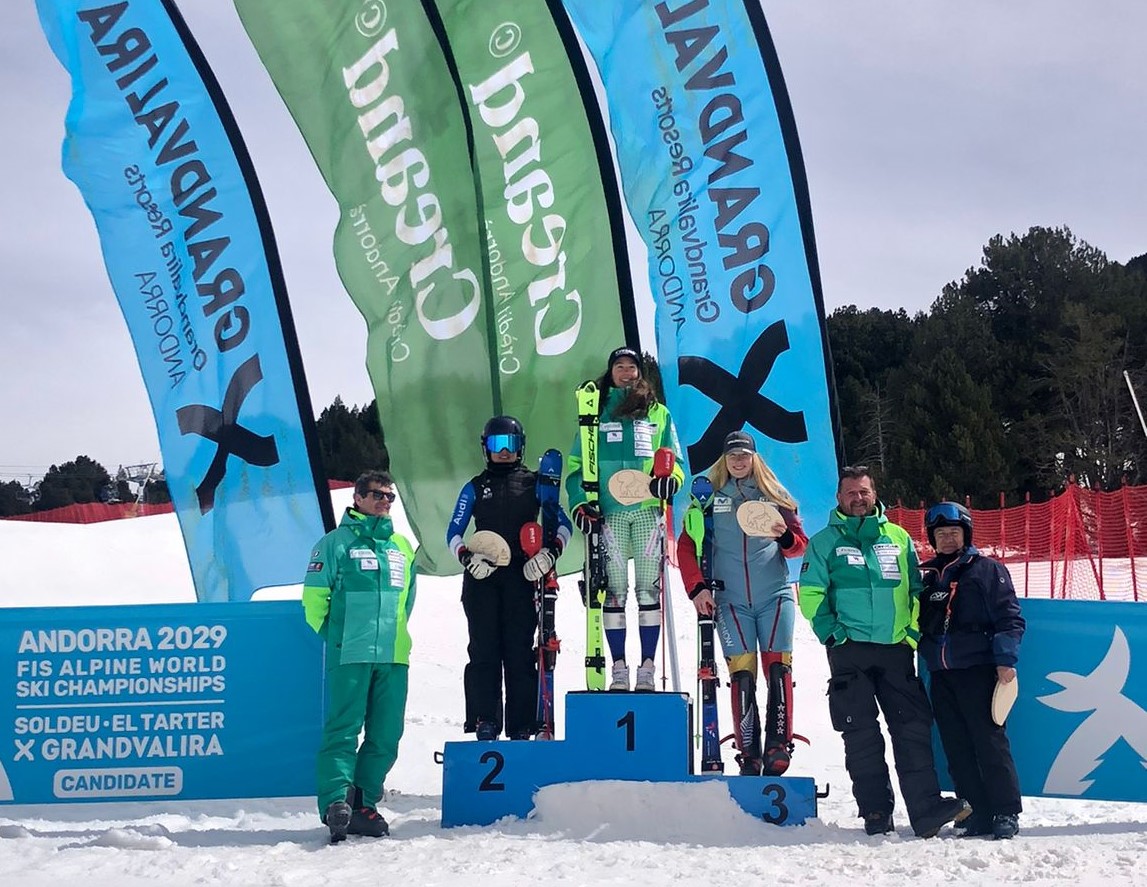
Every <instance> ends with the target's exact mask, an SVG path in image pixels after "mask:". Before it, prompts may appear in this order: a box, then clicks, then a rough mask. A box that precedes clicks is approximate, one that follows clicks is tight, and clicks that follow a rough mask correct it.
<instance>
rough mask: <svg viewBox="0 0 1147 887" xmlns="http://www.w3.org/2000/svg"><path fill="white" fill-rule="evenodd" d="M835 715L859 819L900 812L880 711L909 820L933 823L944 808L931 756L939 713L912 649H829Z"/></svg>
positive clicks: (855, 645) (859, 645) (856, 644)
mask: <svg viewBox="0 0 1147 887" xmlns="http://www.w3.org/2000/svg"><path fill="white" fill-rule="evenodd" d="M828 664H829V672H830V674H831V677H830V678H829V682H828V708H829V715H830V716H831V718H832V726H833V728H834V729H836V730H837V731H838V732H839V733H841V734H842V736H843V738H844V766H845V768H846V769H847V770H848V775H849V777H850V778H851V779H852V793H853V796H854V797H855V798H856V803H857V806H858V807H859V808H860V815H861V816H862V817H863V816H867V815H868V814H870V813H891V812H892V809H893V805H894V799H893V795H892V783H891V781H890V780H889V775H888V764H887V763H886V762H885V759H884V736H883V735H882V734H881V732H880V723H879V721H877V710H876V706H877V704H878V703H879V705H880V711H882V712H883V713H884V721H885V723H886V724H887V725H888V733H889V735H890V736H891V737H892V754H893V757H894V759H895V761H896V775H897V777H898V779H899V781H900V793H901V794H902V795H903V796H904V803H905V805H906V806H907V807H908V818H909V819H910V820H911V821H912V824H913V826H915V823H916V821H917V820H918V819H919V818H920V817H922V816H926V815H927V814H928V813H929V812H931V811H932V810H933V808H934V807H935V806H936V805H937V804H938V803H939V801H940V784H939V781H938V780H937V779H936V766H935V763H934V760H933V757H932V712H931V709H930V708H929V705H928V696H927V694H926V693H925V692H924V685H923V684H922V683H921V681H920V678H918V677H917V676H916V667H915V659H914V655H913V651H912V648H911V647H909V646H908V645H907V644H870V643H865V642H862V641H847V642H845V643H843V644H838V645H836V646H833V647H830V648H829V650H828Z"/></svg>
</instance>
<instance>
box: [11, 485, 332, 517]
mask: <svg viewBox="0 0 1147 887" xmlns="http://www.w3.org/2000/svg"><path fill="white" fill-rule="evenodd" d="M327 486H328V487H329V488H330V489H332V490H342V489H346V488H347V487H353V486H354V484H353V483H350V482H349V481H342V480H332V481H327ZM174 510H175V506H173V505H172V504H171V503H170V502H165V503H164V504H162V505H148V504H146V503H142V502H141V503H138V504H137V503H135V502H115V503H103V502H87V503H85V504H83V505H64V506H62V507H61V508H49V509H48V510H46V511H33V512H32V513H31V514H14V515H11V516H9V517H5V518H0V520H22V521H34V522H37V523H51V524H97V523H100V522H101V521H109V520H121V519H122V518H126V517H149V516H151V515H153V514H171V513H172V512H173V511H174Z"/></svg>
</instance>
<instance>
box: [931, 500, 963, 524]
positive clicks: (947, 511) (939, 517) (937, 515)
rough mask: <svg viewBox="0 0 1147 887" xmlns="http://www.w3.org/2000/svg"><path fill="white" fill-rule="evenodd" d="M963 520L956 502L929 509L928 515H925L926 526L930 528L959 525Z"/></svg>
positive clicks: (943, 503)
mask: <svg viewBox="0 0 1147 887" xmlns="http://www.w3.org/2000/svg"><path fill="white" fill-rule="evenodd" d="M962 518H963V516H962V515H961V514H960V511H959V509H958V508H957V507H956V503H955V502H941V503H940V504H939V505H933V506H932V507H931V508H929V509H928V513H927V514H925V515H924V524H925V525H926V526H929V527H934V526H936V525H938V524H958V523H960V521H961V520H962Z"/></svg>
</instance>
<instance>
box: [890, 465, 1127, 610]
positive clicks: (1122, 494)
mask: <svg viewBox="0 0 1147 887" xmlns="http://www.w3.org/2000/svg"><path fill="white" fill-rule="evenodd" d="M969 510H970V511H971V512H972V525H973V532H972V535H973V541H974V542H975V544H976V547H977V548H979V549H980V550H981V551H983V552H984V553H985V554H989V555H991V556H992V557H996V558H999V559H1000V560H1002V561H1003V562H1004V563H1006V564H1007V566H1008V570H1009V571H1010V572H1011V574H1012V580H1013V581H1014V582H1015V585H1016V592H1017V593H1018V594H1019V595H1021V596H1030V597H1051V598H1062V599H1071V600H1120V601H1137V600H1140V599H1147V486H1145V487H1122V488H1120V489H1118V490H1115V491H1114V492H1110V493H1104V492H1099V491H1094V490H1087V489H1082V488H1080V487H1078V486H1076V485H1074V484H1073V485H1070V486H1068V488H1067V489H1066V490H1064V492H1062V493H1060V494H1059V495H1058V496H1056V497H1055V498H1053V499H1050V500H1049V501H1047V502H1040V503H1038V504H1033V503H1031V502H1027V503H1025V504H1023V505H1019V506H1016V507H1013V508H996V509H976V508H971V509H969ZM924 511H925V510H924V509H920V508H904V507H903V506H901V505H897V506H896V507H894V508H889V509H888V517H889V519H890V520H892V521H894V522H895V523H898V524H900V526H902V527H904V529H906V530H907V531H908V532H909V533H910V534H911V535H912V538H913V539H914V540H915V542H916V547H917V549H918V550H919V552H920V555H921V557H922V558H924V557H931V556H932V548H931V546H930V545H928V536H927V533H926V532H925V531H924Z"/></svg>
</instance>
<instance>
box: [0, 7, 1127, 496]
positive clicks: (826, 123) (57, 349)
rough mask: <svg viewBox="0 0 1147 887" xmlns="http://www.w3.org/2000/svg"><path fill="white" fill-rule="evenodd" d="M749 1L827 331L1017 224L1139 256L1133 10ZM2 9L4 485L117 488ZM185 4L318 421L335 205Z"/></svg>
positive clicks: (85, 240)
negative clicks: (791, 158) (249, 190)
mask: <svg viewBox="0 0 1147 887" xmlns="http://www.w3.org/2000/svg"><path fill="white" fill-rule="evenodd" d="M137 2H138V0H137ZM651 2H652V0H651ZM763 5H764V8H765V12H766V15H767V17H768V20H769V25H770V28H771V30H772V33H773V38H774V40H775V42H776V45H777V51H778V54H779V55H780V59H781V64H782V67H783V70H784V73H785V78H786V81H787V84H788V89H789V93H790V96H791V98H792V103H793V108H794V111H795V114H796V119H797V125H798V129H799V132H800V138H801V143H802V147H803V151H804V158H805V165H806V167H807V171H808V180H809V188H810V191H811V195H812V208H813V217H814V224H815V229H816V238H817V244H818V251H819V257H820V266H821V271H822V275H823V281H824V295H825V302H826V307H827V309H828V310H829V311H832V310H833V309H834V308H837V307H839V306H841V305H847V304H856V305H860V306H861V307H870V306H879V307H882V308H899V307H904V308H907V309H908V310H909V311H917V310H925V309H927V308H928V306H929V305H930V304H931V303H932V301H933V299H935V297H936V296H937V295H938V294H939V292H940V289H941V287H943V286H944V284H945V283H947V282H949V281H952V280H956V279H958V278H960V277H961V276H962V275H963V273H964V271H965V270H966V269H967V268H969V267H971V266H973V265H976V264H977V263H978V262H979V259H980V255H981V249H982V247H983V245H984V244H985V243H986V242H987V241H988V239H989V238H990V237H992V236H993V235H995V234H997V233H1003V234H1008V233H1010V232H1012V231H1016V232H1023V231H1026V230H1027V229H1028V228H1030V227H1031V226H1032V225H1047V226H1055V225H1067V226H1069V227H1070V228H1071V229H1072V230H1073V232H1074V233H1075V235H1076V236H1077V237H1079V238H1081V239H1083V240H1086V241H1087V242H1088V243H1090V244H1092V245H1093V246H1095V247H1097V248H1098V249H1100V250H1103V251H1104V252H1106V253H1107V255H1108V257H1109V258H1111V259H1114V260H1118V261H1127V260H1128V259H1130V258H1132V257H1134V256H1137V255H1140V254H1142V253H1144V252H1147V171H1145V166H1147V63H1145V62H1144V60H1143V59H1144V57H1145V50H1144V35H1147V3H1144V2H1142V0H1092V2H1090V3H1081V2H1078V0H964V2H960V3H951V2H939V0H931V2H929V0H896V2H892V0H871V2H866V3H857V2H855V0H816V2H813V0H802V2H797V0H764V3H763ZM4 7H5V10H4V11H5V16H4V27H3V28H2V29H0V82H2V84H3V86H2V89H0V121H3V122H2V127H3V132H4V135H3V136H2V137H0V169H2V171H3V172H2V179H0V225H2V226H3V237H2V238H0V416H2V417H3V426H2V428H3V430H2V431H0V480H6V479H9V478H11V477H17V478H19V479H21V480H27V479H28V478H29V477H32V478H33V479H38V478H39V477H40V476H41V475H43V473H44V471H45V470H46V469H47V467H48V466H49V465H50V464H52V463H57V464H58V463H61V462H65V461H68V460H70V459H73V458H75V457H76V456H77V455H79V454H81V453H82V454H86V455H89V456H91V457H92V458H95V459H96V460H98V461H100V462H102V463H103V464H104V465H105V466H106V467H107V468H108V469H109V470H111V471H112V472H114V471H115V469H116V467H117V466H118V465H120V464H131V463H136V462H146V461H153V460H158V459H159V458H160V456H159V446H158V443H157V438H156V434H155V428H154V424H153V421H152V417H151V410H150V407H149V405H148V401H147V396H146V393H145V391H144V387H143V383H142V381H141V379H140V375H139V370H138V367H137V364H136V361H135V356H134V352H133V350H132V345H131V342H130V339H129V337H128V335H127V330H126V327H125V325H124V322H123V318H122V316H121V314H120V312H119V307H118V304H117V302H116V299H115V296H114V295H113V293H112V291H111V288H110V285H109V284H108V279H107V275H106V273H105V271H104V268H103V263H102V260H101V258H100V251H99V244H98V240H97V238H96V233H95V227H94V224H93V222H92V219H91V216H90V214H89V213H88V211H87V209H86V207H85V206H84V203H83V201H82V199H81V197H80V195H79V192H78V191H77V190H76V188H75V187H74V186H73V185H72V183H71V182H69V181H68V180H67V179H65V178H64V175H63V173H62V172H61V170H60V163H59V151H60V142H61V140H62V138H63V119H64V113H65V111H66V108H67V104H68V101H69V97H70V85H69V82H68V78H67V76H66V75H65V72H64V70H63V68H62V67H61V66H60V65H59V63H58V62H57V61H56V59H55V57H54V56H53V55H52V53H51V51H50V50H49V49H48V45H47V42H46V41H45V39H44V36H43V34H42V32H41V31H40V27H39V23H38V21H37V19H36V14H35V6H34V3H33V2H32V0H10V2H6V3H5V4H4ZM181 8H182V9H183V11H184V14H185V16H186V18H187V19H188V21H189V23H190V25H191V27H192V29H193V31H194V33H195V35H196V37H197V39H198V40H199V42H200V44H201V46H202V47H203V49H204V52H205V53H206V55H207V57H208V60H209V61H210V62H211V64H212V66H213V68H214V70H215V73H216V76H217V77H218V78H219V80H220V81H221V82H222V84H223V88H224V91H225V92H226V94H227V97H228V100H229V102H230V104H231V106H232V109H233V111H234V113H235V115H236V117H237V118H238V121H239V125H240V128H241V129H242V132H243V136H244V138H245V140H246V142H247V145H248V148H249V150H250V152H251V154H252V156H253V158H254V161H255V166H256V169H257V171H258V174H259V177H260V180H261V182H262V185H263V189H264V191H265V193H266V197H267V202H268V204H269V207H270V210H271V217H272V220H273V222H274V226H275V233H276V237H277V239H278V243H279V249H280V253H281V256H282V260H283V266H284V270H285V273H286V278H287V286H288V289H289V292H290V299H291V306H292V310H293V312H294V316H295V321H296V325H297V327H298V332H299V339H300V347H301V349H302V353H303V361H304V364H305V367H306V372H307V378H308V382H309V385H310V391H311V397H312V400H313V402H314V404H315V407H316V410H318V409H321V408H322V407H324V406H326V405H327V404H329V403H330V402H331V401H332V400H333V399H334V397H335V395H341V396H342V398H343V400H344V401H347V402H348V403H365V402H366V401H369V400H370V399H371V398H372V397H373V394H372V392H371V388H370V383H369V380H368V378H367V375H366V370H365V368H364V360H365V338H366V335H365V326H364V324H363V322H362V319H361V317H360V315H359V314H358V312H357V311H356V310H355V308H354V307H353V305H352V304H351V302H350V299H349V298H348V297H347V296H346V294H345V293H344V292H343V291H342V288H341V285H340V283H339V280H338V277H337V275H336V272H335V267H334V260H333V258H332V253H331V240H332V235H333V231H334V225H335V221H336V212H335V204H334V201H333V199H332V198H331V197H330V195H329V193H328V192H327V190H326V186H325V185H324V184H323V182H322V179H321V177H320V176H319V173H318V170H317V169H316V168H315V166H314V164H313V162H312V161H311V159H310V155H309V154H308V153H307V150H306V148H305V146H304V144H303V140H302V138H301V136H299V134H298V131H297V130H296V129H295V126H294V124H293V123H292V121H291V119H290V117H289V115H288V114H287V112H286V109H285V108H284V106H283V104H282V102H281V101H280V100H279V97H278V95H277V94H276V93H275V91H274V88H273V87H272V85H271V82H270V80H269V78H268V77H267V75H266V73H265V72H264V70H263V68H262V66H261V65H260V64H259V61H258V58H257V57H256V55H255V52H254V50H253V48H252V47H251V45H250V43H249V42H248V41H247V39H246V36H245V34H244V32H243V30H242V28H241V26H240V25H239V21H238V18H237V16H236V15H235V12H234V10H233V8H232V6H231V4H230V3H229V2H225V0H182V2H181ZM635 268H638V269H640V271H639V273H644V268H643V266H641V265H635ZM645 327H646V330H648V329H649V325H648V323H646V324H645ZM645 344H646V346H647V347H652V343H651V342H646V343H645Z"/></svg>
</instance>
